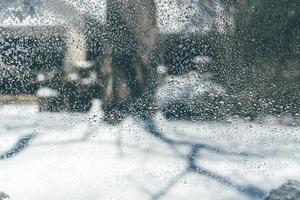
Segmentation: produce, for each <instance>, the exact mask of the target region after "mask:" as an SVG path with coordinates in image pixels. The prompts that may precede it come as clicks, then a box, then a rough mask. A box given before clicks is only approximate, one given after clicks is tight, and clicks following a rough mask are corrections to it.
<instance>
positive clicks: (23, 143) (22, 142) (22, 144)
mask: <svg viewBox="0 0 300 200" xmlns="http://www.w3.org/2000/svg"><path fill="white" fill-rule="evenodd" d="M33 138H34V134H28V135H25V136H22V137H21V138H20V139H19V140H18V141H17V142H16V144H15V145H14V146H13V147H12V148H11V149H9V150H7V151H5V152H3V153H2V154H0V160H5V159H8V158H12V157H14V156H16V155H18V154H19V153H21V152H22V151H24V150H25V149H26V148H27V147H28V146H29V142H30V141H31V140H32V139H33Z"/></svg>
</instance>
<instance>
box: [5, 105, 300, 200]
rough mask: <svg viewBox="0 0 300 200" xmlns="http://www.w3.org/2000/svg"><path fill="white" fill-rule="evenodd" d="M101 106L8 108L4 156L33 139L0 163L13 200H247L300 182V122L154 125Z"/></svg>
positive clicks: (164, 122) (161, 121)
mask: <svg viewBox="0 0 300 200" xmlns="http://www.w3.org/2000/svg"><path fill="white" fill-rule="evenodd" d="M93 104H94V105H93V108H92V110H91V111H90V112H89V113H87V114H78V113H73V114H72V113H38V108H37V106H36V105H13V104H10V105H2V106H1V107H0V155H1V152H2V154H3V153H4V152H6V151H7V150H8V149H10V148H11V147H12V146H13V145H14V144H15V143H16V142H17V141H18V140H19V139H20V138H21V137H23V136H25V135H28V134H33V136H34V137H33V139H32V140H31V141H30V143H29V145H28V146H26V147H25V148H24V150H23V151H21V152H19V153H18V154H16V155H15V156H12V157H11V158H8V159H5V160H0V169H1V170H0V191H3V192H5V193H6V194H8V195H9V196H10V199H12V200H14V199H16V200H22V199H24V200H25V199H26V200H27V199H31V200H35V199H36V200H40V199H45V200H47V199H49V200H50V199H51V200H52V199H56V200H59V199H78V200H81V199H82V200H83V199H84V200H85V199H89V200H93V199H114V200H115V199H122V200H123V199H129V200H135V199H139V200H140V199H170V200H177V199H178V200H179V199H191V200H193V199H199V198H200V197H201V199H203V200H211V199H218V200H226V199H233V200H234V199H237V200H240V199H241V200H244V199H246V200H247V199H255V195H253V194H259V193H258V192H251V191H256V190H255V189H253V188H255V187H256V188H259V189H260V190H261V191H263V194H267V191H268V190H270V189H272V188H276V187H278V186H279V185H281V184H282V183H283V182H285V181H286V180H287V179H296V180H300V175H299V174H300V166H299V165H300V161H299V159H300V148H299V143H300V135H299V133H300V131H299V129H300V128H299V127H286V126H281V125H277V123H274V121H272V120H267V119H266V120H265V121H264V122H262V123H256V122H248V121H243V120H240V119H233V120H232V122H231V123H226V122H206V123H203V122H184V121H167V120H165V119H164V118H163V117H162V115H161V114H160V113H158V114H157V115H156V116H155V118H154V119H153V121H151V120H150V121H149V122H146V123H144V122H142V121H141V120H139V119H133V118H131V117H128V118H127V119H126V120H125V121H124V122H122V123H121V124H120V125H118V126H110V125H107V124H105V123H103V122H102V117H103V116H102V115H103V114H102V112H99V109H100V102H99V101H94V103H93ZM166 138H167V139H166ZM174 141H181V142H183V141H184V142H185V143H186V145H185V144H177V143H176V142H174ZM190 143H193V144H196V143H197V145H193V146H191V145H189V144H190ZM200 144H201V145H202V146H201V145H200ZM192 150H195V152H196V150H197V152H196V154H195V155H194V157H192V156H190V155H192ZM245 152H247V153H245ZM192 164H194V165H197V166H198V169H197V170H195V169H193V168H192V167H191V166H192ZM188 167H190V168H189V169H190V170H187V169H188ZM192 169H193V170H192ZM216 174H217V175H218V176H217V175H216ZM229 179H230V180H229ZM176 180H177V181H176ZM250 186H253V188H251V187H250ZM251 189H252V190H251ZM249 191H250V192H249ZM260 198H261V196H260Z"/></svg>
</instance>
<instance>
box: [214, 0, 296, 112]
mask: <svg viewBox="0 0 300 200" xmlns="http://www.w3.org/2000/svg"><path fill="white" fill-rule="evenodd" d="M223 2H224V3H225V5H227V6H234V7H235V15H234V20H235V29H234V32H233V33H232V34H227V35H219V36H218V35H215V36H216V39H215V40H214V41H215V42H214V45H215V46H214V48H215V49H216V52H217V53H216V54H217V58H218V61H217V63H218V64H217V65H215V66H212V68H211V69H210V71H211V72H212V73H213V79H214V80H215V81H216V82H218V83H220V84H222V85H223V86H225V88H226V89H227V91H228V92H229V94H230V95H232V96H237V97H238V101H239V102H240V104H241V105H242V106H241V108H240V112H241V115H243V113H244V111H243V110H245V109H246V108H247V107H249V105H247V104H251V102H252V104H253V105H252V106H250V107H251V108H249V109H250V111H249V112H252V111H251V110H253V112H254V111H255V112H257V113H258V112H261V111H264V114H275V115H279V114H282V113H292V114H295V113H297V112H299V108H300V100H299V97H300V86H299V84H300V67H299V66H300V60H299V58H300V2H299V1H298V0H255V1H254V0H244V1H225V0H224V1H223ZM250 94H251V95H250ZM259 107H261V109H258V108H259ZM253 108H255V109H253ZM262 108H263V109H262ZM236 109H237V107H236ZM233 112H234V111H233ZM252 115H253V114H251V117H252Z"/></svg>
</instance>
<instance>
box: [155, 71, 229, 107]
mask: <svg viewBox="0 0 300 200" xmlns="http://www.w3.org/2000/svg"><path fill="white" fill-rule="evenodd" d="M205 92H211V93H216V94H221V93H225V90H224V88H223V87H222V86H221V85H219V84H216V83H213V82H212V81H211V80H210V74H208V73H203V74H199V73H197V72H196V71H190V72H189V73H187V74H184V75H181V76H167V77H166V78H165V80H164V81H163V83H162V86H161V87H159V88H158V91H157V93H156V99H157V103H158V104H159V105H160V106H164V105H165V104H167V103H169V102H176V101H178V100H180V101H182V102H185V101H189V100H190V99H192V98H193V97H195V96H197V95H201V94H203V93H205Z"/></svg>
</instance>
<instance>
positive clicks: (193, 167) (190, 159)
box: [145, 118, 267, 200]
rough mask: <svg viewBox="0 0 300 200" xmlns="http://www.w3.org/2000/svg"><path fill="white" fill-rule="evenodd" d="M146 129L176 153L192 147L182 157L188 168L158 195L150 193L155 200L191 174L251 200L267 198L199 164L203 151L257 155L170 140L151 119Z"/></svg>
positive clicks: (244, 155) (257, 190)
mask: <svg viewBox="0 0 300 200" xmlns="http://www.w3.org/2000/svg"><path fill="white" fill-rule="evenodd" d="M145 129H146V131H147V132H148V133H149V134H150V135H152V136H153V137H155V138H157V139H158V140H160V141H161V142H163V143H165V144H167V145H169V146H170V148H172V149H173V150H174V151H175V153H177V152H176V148H177V147H179V146H186V147H190V151H189V153H187V154H185V155H181V157H183V158H184V159H185V161H186V164H187V165H186V166H187V167H186V168H185V170H184V171H183V172H181V173H180V174H179V175H177V176H176V177H175V178H174V179H172V180H171V181H170V182H169V183H168V184H167V185H166V186H165V187H164V188H163V189H161V190H160V191H158V192H157V193H154V194H153V193H152V194H151V193H150V195H151V198H152V199H153V200H157V199H160V198H162V197H163V196H164V195H166V194H167V193H168V191H170V189H171V188H172V187H173V186H174V185H176V183H177V182H178V180H179V179H181V178H183V177H184V176H185V175H187V174H189V173H193V174H198V175H200V176H205V177H208V178H211V179H213V180H215V181H217V182H218V183H221V184H223V185H226V186H228V187H230V188H232V189H234V190H236V191H238V192H239V193H241V194H243V195H245V196H247V197H249V198H251V199H263V197H264V196H266V194H267V193H266V191H264V190H262V189H260V188H259V187H256V186H253V185H241V184H238V183H235V182H234V181H232V180H231V179H230V178H228V177H225V176H222V175H220V174H217V173H214V172H212V171H210V170H207V169H205V168H203V167H201V166H200V165H199V164H197V161H198V160H199V159H200V152H201V151H202V150H208V151H211V152H215V153H218V154H221V155H236V156H243V157H249V156H250V157H259V155H257V154H251V153H247V152H229V151H226V150H223V149H220V148H217V147H213V146H210V145H206V144H202V143H196V142H195V143H194V142H190V141H182V140H175V139H171V138H168V137H167V136H165V135H164V134H163V133H162V132H160V131H159V129H158V128H157V125H156V123H155V121H154V119H153V118H149V119H147V120H145Z"/></svg>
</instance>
